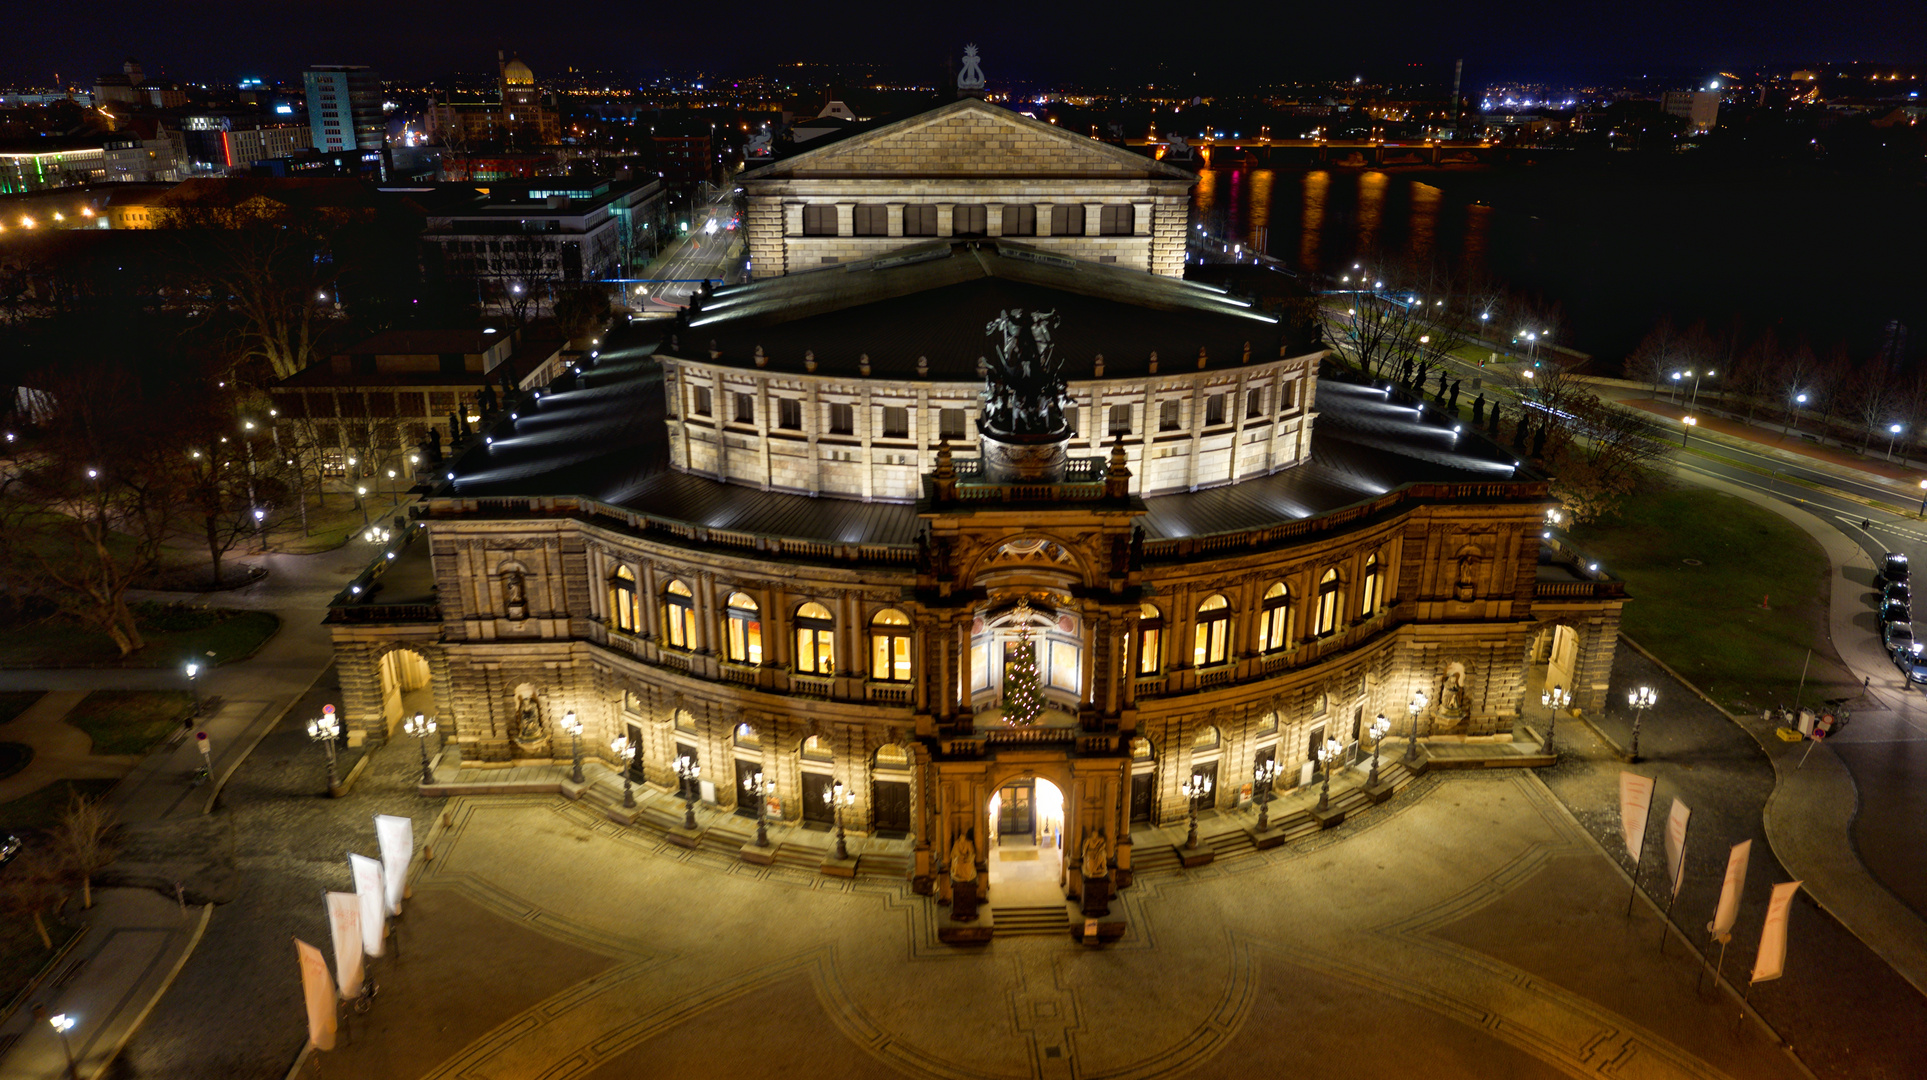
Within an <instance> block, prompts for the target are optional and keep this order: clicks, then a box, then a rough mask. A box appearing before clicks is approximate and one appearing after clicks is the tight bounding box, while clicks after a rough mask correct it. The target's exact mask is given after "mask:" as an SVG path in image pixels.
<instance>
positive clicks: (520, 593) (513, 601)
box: [502, 570, 529, 619]
mask: <svg viewBox="0 0 1927 1080" xmlns="http://www.w3.org/2000/svg"><path fill="white" fill-rule="evenodd" d="M502 597H503V599H504V601H505V602H506V603H505V606H506V607H507V609H508V617H509V618H511V619H526V618H528V615H529V596H528V587H527V585H526V584H524V582H523V580H522V571H520V570H510V571H509V572H508V573H506V574H503V575H502Z"/></svg>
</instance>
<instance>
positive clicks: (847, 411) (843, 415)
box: [830, 405, 856, 435]
mask: <svg viewBox="0 0 1927 1080" xmlns="http://www.w3.org/2000/svg"><path fill="white" fill-rule="evenodd" d="M830 434H832V435H854V434H856V407H855V406H854V405H831V406H830Z"/></svg>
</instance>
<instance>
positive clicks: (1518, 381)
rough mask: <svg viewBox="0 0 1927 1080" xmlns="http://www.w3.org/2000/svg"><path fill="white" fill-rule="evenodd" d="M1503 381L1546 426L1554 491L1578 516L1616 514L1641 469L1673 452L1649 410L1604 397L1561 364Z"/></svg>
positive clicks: (1546, 463)
mask: <svg viewBox="0 0 1927 1080" xmlns="http://www.w3.org/2000/svg"><path fill="white" fill-rule="evenodd" d="M1500 381H1501V382H1503V383H1506V384H1509V385H1511V386H1512V387H1513V388H1514V390H1515V391H1516V392H1517V393H1518V394H1519V400H1520V403H1521V406H1522V407H1523V408H1524V409H1525V410H1526V411H1527V412H1528V413H1529V414H1530V415H1532V416H1534V417H1536V418H1537V422H1538V423H1539V424H1540V425H1542V426H1543V429H1544V430H1545V440H1546V446H1545V451H1544V453H1543V454H1542V455H1541V456H1540V458H1541V463H1542V465H1543V466H1544V468H1545V469H1546V471H1547V472H1548V473H1550V474H1551V476H1552V495H1553V497H1554V498H1556V499H1558V500H1559V502H1560V503H1561V505H1562V506H1563V507H1564V508H1565V510H1566V512H1567V513H1568V514H1570V515H1571V517H1572V520H1573V521H1575V522H1586V521H1592V520H1596V519H1598V518H1602V517H1610V516H1612V515H1613V514H1615V513H1617V512H1618V510H1619V507H1620V506H1621V505H1622V504H1623V503H1624V501H1625V499H1626V497H1627V496H1629V495H1631V494H1632V492H1633V490H1634V489H1635V488H1636V487H1637V486H1638V482H1639V477H1640V475H1641V474H1642V473H1643V472H1644V470H1645V469H1646V468H1647V467H1648V466H1650V465H1651V463H1652V462H1653V461H1655V460H1657V459H1659V458H1661V457H1664V456H1666V455H1667V454H1668V453H1670V452H1671V448H1670V446H1669V445H1668V444H1667V442H1666V440H1665V437H1664V433H1663V432H1662V431H1661V430H1660V428H1659V427H1658V426H1657V425H1655V424H1654V423H1653V421H1652V420H1651V419H1650V418H1649V417H1648V416H1647V415H1646V414H1644V413H1642V412H1639V411H1637V410H1634V409H1629V408H1624V407H1622V406H1619V405H1616V404H1613V403H1611V402H1608V401H1604V400H1602V399H1601V398H1600V397H1599V395H1597V394H1595V393H1593V392H1592V391H1591V390H1590V389H1588V388H1587V386H1586V384H1585V383H1583V382H1581V381H1579V380H1578V379H1577V378H1576V377H1575V376H1574V375H1573V373H1572V372H1571V370H1570V369H1568V368H1566V367H1565V366H1563V365H1560V364H1546V365H1544V366H1542V367H1540V368H1537V369H1533V370H1532V374H1531V377H1530V378H1526V377H1524V376H1523V374H1521V375H1517V376H1514V375H1508V376H1505V377H1503V378H1502V379H1501V380H1500Z"/></svg>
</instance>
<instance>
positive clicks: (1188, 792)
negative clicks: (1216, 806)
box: [1178, 773, 1211, 848]
mask: <svg viewBox="0 0 1927 1080" xmlns="http://www.w3.org/2000/svg"><path fill="white" fill-rule="evenodd" d="M1178 793H1179V794H1181V795H1183V796H1184V799H1185V805H1186V806H1187V807H1189V808H1190V811H1191V831H1190V832H1189V833H1187V834H1186V835H1185V837H1184V846H1185V847H1187V848H1194V847H1197V846H1198V800H1199V799H1202V798H1204V797H1205V796H1206V795H1209V794H1211V778H1210V777H1208V776H1206V775H1204V774H1203V773H1192V774H1191V779H1189V780H1186V781H1185V782H1184V783H1182V784H1179V785H1178Z"/></svg>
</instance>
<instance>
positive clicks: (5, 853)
mask: <svg viewBox="0 0 1927 1080" xmlns="http://www.w3.org/2000/svg"><path fill="white" fill-rule="evenodd" d="M18 854H20V838H19V837H18V836H15V835H13V834H12V833H8V834H7V835H5V836H0V867H4V866H6V865H7V864H8V863H10V862H12V861H13V857H14V856H15V855H18Z"/></svg>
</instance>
